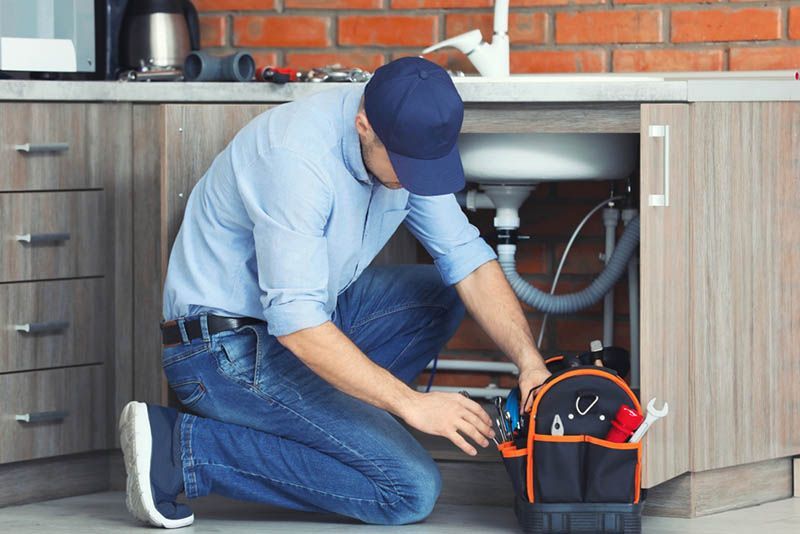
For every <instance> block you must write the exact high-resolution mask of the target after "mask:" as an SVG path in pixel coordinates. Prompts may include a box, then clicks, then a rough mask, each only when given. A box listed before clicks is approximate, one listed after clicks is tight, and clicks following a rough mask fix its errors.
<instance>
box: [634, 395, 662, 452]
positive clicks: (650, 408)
mask: <svg viewBox="0 0 800 534" xmlns="http://www.w3.org/2000/svg"><path fill="white" fill-rule="evenodd" d="M668 413H669V404H668V403H666V402H665V403H664V407H663V408H661V409H660V410H656V399H655V397H653V398H652V399H650V402H648V403H647V417H646V418H645V420H644V423H642V424H641V425H639V428H637V429H636V432H634V433H633V436H631V439H629V440H628V441H629V442H630V443H637V442H639V441H641V440H642V437H643V436H644V433H645V432H647V429H649V428H650V425H652V424H653V423H655V422H656V421H658V420H659V419H661V418H662V417H664V416H665V415H667V414H668Z"/></svg>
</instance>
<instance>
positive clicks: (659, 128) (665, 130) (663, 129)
mask: <svg viewBox="0 0 800 534" xmlns="http://www.w3.org/2000/svg"><path fill="white" fill-rule="evenodd" d="M647 134H648V136H649V137H663V138H664V194H663V195H650V197H649V198H648V200H647V203H648V204H649V205H650V206H662V207H665V208H666V207H667V206H669V125H668V124H651V125H650V127H649V128H648V130H647Z"/></svg>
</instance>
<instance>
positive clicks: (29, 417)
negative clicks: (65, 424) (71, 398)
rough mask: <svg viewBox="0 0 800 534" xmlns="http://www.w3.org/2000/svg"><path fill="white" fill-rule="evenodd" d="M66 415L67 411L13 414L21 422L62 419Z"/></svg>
mask: <svg viewBox="0 0 800 534" xmlns="http://www.w3.org/2000/svg"><path fill="white" fill-rule="evenodd" d="M68 415H69V412H66V411H57V412H31V413H18V414H15V415H14V419H15V420H16V421H19V422H21V423H43V422H45V421H63V420H64V419H66V417H67V416H68Z"/></svg>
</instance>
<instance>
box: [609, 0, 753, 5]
mask: <svg viewBox="0 0 800 534" xmlns="http://www.w3.org/2000/svg"><path fill="white" fill-rule="evenodd" d="M724 1H725V0H614V4H713V3H715V2H724ZM733 1H734V2H735V1H736V0H733ZM744 1H745V2H753V1H755V0H744Z"/></svg>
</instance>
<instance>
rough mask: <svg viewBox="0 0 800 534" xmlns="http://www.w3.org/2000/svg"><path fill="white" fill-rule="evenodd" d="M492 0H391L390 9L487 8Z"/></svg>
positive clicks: (491, 3)
mask: <svg viewBox="0 0 800 534" xmlns="http://www.w3.org/2000/svg"><path fill="white" fill-rule="evenodd" d="M493 5H494V0H392V9H431V8H450V7H455V8H463V7H489V6H493Z"/></svg>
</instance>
